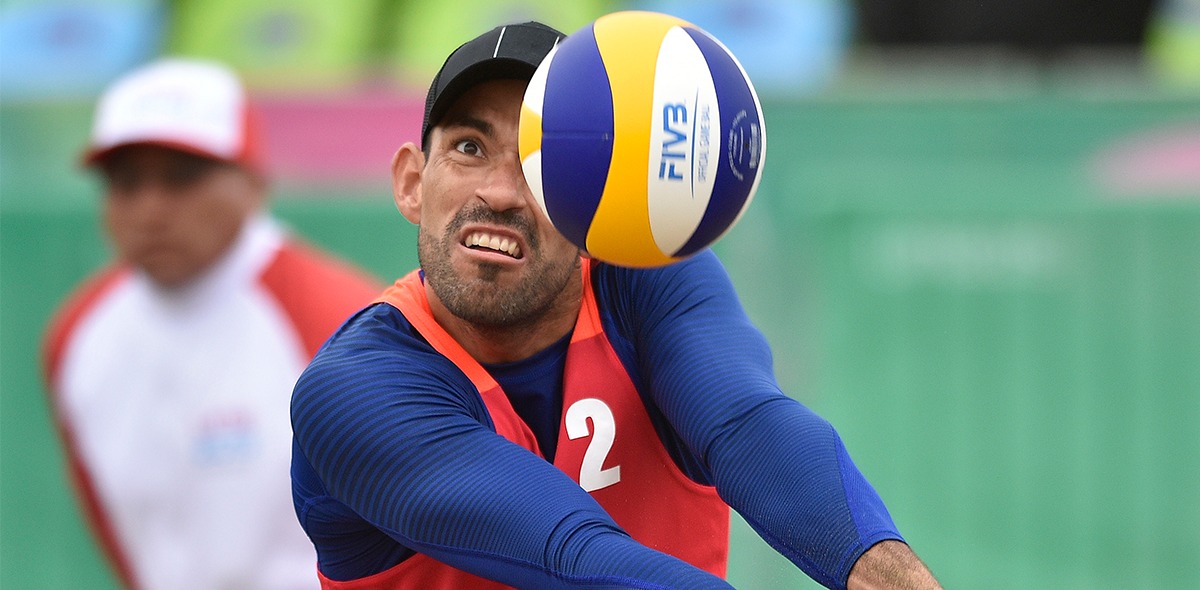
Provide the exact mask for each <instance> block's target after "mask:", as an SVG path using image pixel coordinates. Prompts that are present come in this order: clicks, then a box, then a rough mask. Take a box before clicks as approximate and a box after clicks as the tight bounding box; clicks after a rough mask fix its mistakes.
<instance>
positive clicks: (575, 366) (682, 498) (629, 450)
mask: <svg viewBox="0 0 1200 590" xmlns="http://www.w3.org/2000/svg"><path fill="white" fill-rule="evenodd" d="M589 266H590V265H589V261H588V260H584V261H583V271H582V272H583V283H584V284H583V287H584V288H583V293H584V296H583V302H582V306H581V308H580V311H579V316H578V319H577V320H576V323H575V329H574V332H573V333H572V336H571V342H570V345H569V347H568V349H567V360H566V368H565V374H564V375H563V408H564V410H563V416H562V419H561V421H560V424H559V436H558V448H557V449H556V451H555V453H554V457H555V459H554V465H555V466H556V467H558V468H559V469H560V470H562V471H563V472H564V473H566V474H567V475H568V476H569V477H571V479H573V480H574V481H575V482H576V483H579V485H580V486H581V487H582V488H583V489H584V490H586V491H588V492H589V493H590V494H591V496H592V497H593V498H594V499H595V500H596V501H597V502H598V503H599V504H600V505H601V506H602V507H603V508H604V509H605V511H606V512H608V514H609V515H610V516H612V518H613V520H615V521H616V522H617V524H619V525H620V526H621V527H622V528H623V529H624V530H625V531H626V532H628V533H629V534H630V536H632V537H633V538H634V539H635V540H637V541H638V542H640V543H642V544H643V545H646V546H648V547H651V548H653V549H656V550H658V551H662V552H664V553H667V554H670V555H673V556H675V557H678V558H680V559H682V560H683V561H686V562H688V563H691V564H692V565H694V566H696V567H698V568H701V569H703V570H706V571H708V572H710V573H713V574H715V575H717V576H721V577H724V575H725V570H726V563H727V559H728V554H729V507H728V506H727V505H726V504H725V503H724V502H723V501H722V500H721V499H720V498H719V497H718V496H717V492H716V490H715V488H712V487H710V486H704V485H700V484H697V483H695V482H693V481H692V480H690V479H688V477H687V476H686V475H685V474H684V473H683V472H682V471H680V469H679V468H678V467H677V466H676V465H675V462H674V461H673V460H672V459H671V457H670V455H669V454H668V453H667V450H666V448H664V447H663V445H662V443H661V441H660V440H659V438H658V435H657V433H656V432H655V430H654V426H653V424H652V423H651V421H650V417H649V415H648V414H647V412H646V407H645V405H644V403H643V401H642V397H641V395H640V394H639V393H638V391H637V389H636V388H635V387H634V385H633V382H632V380H631V379H630V377H629V375H628V373H627V372H626V371H625V368H624V366H623V365H622V364H621V361H620V359H618V357H617V355H616V352H615V351H614V350H613V348H612V345H611V344H610V343H609V340H608V338H607V337H606V336H605V334H604V331H603V328H602V326H601V322H600V314H599V310H598V307H597V305H596V297H595V294H594V293H593V292H592V287H591V279H590V276H591V275H590V272H589ZM379 300H380V301H382V302H385V303H388V304H390V305H392V306H394V307H396V308H397V309H399V310H400V311H401V312H402V313H403V314H404V316H405V317H406V318H407V319H408V320H409V322H411V323H412V325H413V326H414V327H415V328H416V329H417V330H418V331H419V332H420V333H421V335H422V336H424V337H425V339H426V340H427V341H429V343H430V345H431V346H433V347H434V349H436V350H437V351H438V352H440V353H441V354H442V355H444V356H445V357H447V358H448V359H450V360H451V361H453V362H454V364H455V365H456V366H457V367H458V368H459V369H460V370H462V371H463V373H464V374H465V375H467V377H469V378H470V379H471V382H472V383H473V384H474V385H475V387H476V389H478V391H479V394H480V396H481V397H482V398H483V401H484V404H485V405H486V407H487V410H488V413H489V415H490V417H491V419H492V422H493V424H494V425H495V427H496V432H497V434H499V435H501V436H503V437H505V438H506V439H508V440H510V441H512V442H514V443H516V444H518V445H521V446H522V447H524V448H526V449H528V450H529V451H530V452H532V453H536V454H538V455H539V456H542V453H541V451H540V449H538V444H537V439H536V438H535V437H534V435H533V432H532V431H531V430H530V429H529V427H528V426H527V425H526V424H525V422H524V421H523V420H522V419H521V417H520V416H519V415H518V414H517V413H516V411H515V410H513V408H512V405H511V404H510V403H509V401H508V397H507V396H506V395H505V393H504V392H503V391H502V390H501V388H500V386H499V384H498V383H497V382H496V380H495V379H493V378H492V377H491V375H489V374H488V372H487V371H486V370H485V369H484V368H483V366H482V365H480V364H479V363H478V362H477V361H476V360H475V359H473V358H472V357H471V356H470V355H469V354H468V353H467V352H466V350H464V349H463V348H462V346H460V345H459V344H458V342H456V341H455V340H454V339H453V338H452V337H451V336H450V335H449V334H448V333H447V332H446V331H445V330H444V329H443V328H442V327H441V326H440V325H438V323H437V321H436V320H435V319H434V317H433V313H432V311H430V308H429V301H428V299H427V298H426V295H425V286H424V284H423V283H422V281H421V278H420V275H419V274H418V273H417V272H416V271H414V272H412V273H410V274H409V275H408V276H406V277H404V278H402V279H400V280H399V281H397V282H396V284H395V285H394V286H392V287H391V288H389V289H388V290H387V291H385V292H384V294H383V295H382V296H381V297H380V299H379ZM321 584H322V588H325V589H326V590H371V589H383V588H387V589H392V590H395V589H412V590H438V589H444V590H451V589H458V588H473V589H488V590H492V589H501V588H507V586H504V585H502V584H500V583H497V582H491V581H488V580H484V579H482V578H479V577H477V576H474V575H471V574H468V573H466V572H463V571H461V570H457V569H454V568H452V567H450V566H448V565H445V564H442V563H440V562H438V561H436V560H434V559H432V558H430V557H427V556H425V555H422V554H417V555H414V556H412V557H410V558H409V559H407V560H405V561H404V562H402V563H400V564H399V565H396V566H395V567H392V568H391V569H388V570H385V571H383V572H380V573H378V574H375V575H373V576H368V577H366V578H360V579H357V580H350V581H345V582H338V581H333V580H330V579H328V578H326V577H325V576H321Z"/></svg>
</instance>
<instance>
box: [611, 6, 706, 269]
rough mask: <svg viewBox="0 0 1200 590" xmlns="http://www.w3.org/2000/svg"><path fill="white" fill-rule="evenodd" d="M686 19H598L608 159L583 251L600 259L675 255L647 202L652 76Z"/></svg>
mask: <svg viewBox="0 0 1200 590" xmlns="http://www.w3.org/2000/svg"><path fill="white" fill-rule="evenodd" d="M677 26H689V24H688V23H687V21H684V20H681V19H678V18H675V17H673V16H669V15H665V14H659V13H653V12H636V11H628V12H618V13H614V14H610V15H607V16H603V17H601V18H599V19H597V20H596V23H595V29H594V30H595V35H596V45H597V46H598V47H599V48H600V55H601V57H602V58H603V59H604V65H605V67H606V68H607V71H608V77H609V84H610V85H611V87H612V98H613V124H614V126H615V127H616V128H615V129H614V132H613V150H612V162H611V164H610V165H609V172H608V183H607V184H606V185H605V188H604V196H603V197H602V198H601V199H600V206H599V207H598V208H597V209H596V217H595V219H593V220H592V227H591V230H590V231H589V232H588V239H587V250H588V252H589V253H591V254H592V255H593V256H595V257H597V258H600V259H602V260H603V259H611V260H621V261H624V262H625V263H626V264H629V265H633V266H659V265H663V264H667V263H670V262H672V261H673V260H674V258H672V257H670V256H668V255H666V254H663V253H662V252H661V251H660V250H659V249H658V246H657V245H656V244H655V243H654V236H653V234H652V233H651V230H650V214H649V210H648V207H647V204H646V201H647V196H646V165H647V163H648V162H649V161H650V135H651V119H652V116H653V100H654V77H655V73H656V72H655V69H656V68H655V66H656V63H657V59H658V51H659V47H660V45H661V44H662V40H663V37H665V36H666V34H667V31H669V30H670V29H671V28H672V27H677Z"/></svg>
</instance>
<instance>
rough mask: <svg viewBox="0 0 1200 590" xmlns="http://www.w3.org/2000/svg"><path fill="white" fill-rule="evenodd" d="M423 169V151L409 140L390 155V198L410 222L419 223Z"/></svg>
mask: <svg viewBox="0 0 1200 590" xmlns="http://www.w3.org/2000/svg"><path fill="white" fill-rule="evenodd" d="M424 170H425V153H424V152H422V151H421V150H420V149H418V148H417V146H416V145H415V144H413V143H412V142H411V141H410V142H408V143H406V144H404V145H402V146H400V149H398V150H396V155H394V156H392V198H393V199H395V201H396V209H398V210H399V211H400V214H401V215H403V216H404V218H405V219H407V220H408V221H409V222H410V223H413V224H420V223H421V173H422V171H424Z"/></svg>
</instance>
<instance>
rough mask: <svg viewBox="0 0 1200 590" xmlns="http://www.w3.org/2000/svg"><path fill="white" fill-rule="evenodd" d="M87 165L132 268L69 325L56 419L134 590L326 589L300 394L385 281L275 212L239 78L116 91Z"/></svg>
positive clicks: (101, 530)
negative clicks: (303, 449)
mask: <svg viewBox="0 0 1200 590" xmlns="http://www.w3.org/2000/svg"><path fill="white" fill-rule="evenodd" d="M84 161H85V163H86V164H87V165H88V166H89V167H91V168H93V169H95V170H97V171H98V172H99V174H100V176H101V178H102V180H103V182H104V187H105V196H104V200H103V203H102V209H103V217H104V227H105V229H106V230H107V234H108V237H109V238H110V240H111V242H112V245H113V246H114V249H115V253H116V258H117V259H116V260H115V261H114V262H113V264H111V265H110V266H109V267H108V268H105V269H103V270H101V271H99V272H98V273H97V274H96V275H95V276H93V277H91V278H90V279H88V280H87V281H86V282H85V283H84V284H83V285H82V286H81V287H80V288H79V289H78V290H77V291H76V292H75V293H74V294H73V295H72V296H71V297H70V298H69V299H68V301H67V302H66V303H65V304H64V305H63V307H62V309H61V310H60V311H59V313H58V314H57V316H56V317H55V318H54V320H53V322H52V325H51V327H50V330H49V333H48V335H47V337H46V342H45V345H46V347H45V351H44V353H45V355H44V356H45V358H44V361H45V370H46V380H47V384H48V386H49V389H50V390H51V391H52V399H51V402H52V407H53V410H54V414H55V418H56V421H57V423H58V426H59V429H60V433H61V434H62V436H63V439H64V442H65V446H66V451H67V459H68V462H69V465H70V469H71V475H72V476H73V480H74V483H75V484H76V488H77V491H78V492H79V495H80V501H81V504H82V506H83V508H84V511H85V512H86V515H87V517H88V518H89V521H90V524H91V525H92V528H93V530H94V532H95V533H96V535H97V537H98V539H99V541H100V542H101V544H102V547H103V549H104V551H105V553H106V556H107V557H108V558H109V559H110V561H111V564H112V566H113V568H114V571H115V572H116V575H117V577H118V578H119V579H120V581H121V582H122V583H123V584H124V585H125V586H126V587H129V588H144V589H150V590H153V589H162V590H177V589H179V588H189V589H207V588H212V589H216V588H255V589H257V590H264V589H278V590H285V589H286V590H291V589H297V588H314V587H316V582H315V581H314V580H313V579H312V567H313V563H314V562H315V555H314V554H313V549H312V544H311V543H310V542H309V541H308V540H307V539H306V538H305V536H304V533H303V531H302V530H301V529H300V527H299V526H297V523H296V517H295V513H294V511H292V510H291V507H290V502H289V495H288V493H289V486H290V483H289V482H290V478H289V473H288V470H289V465H290V460H291V459H290V457H291V435H290V430H291V426H290V424H289V422H288V414H287V412H288V410H287V408H288V399H289V397H290V395H291V391H292V388H293V386H294V384H295V381H296V378H297V377H298V376H299V375H300V372H301V371H302V370H303V369H304V366H305V365H306V364H307V363H308V361H309V360H310V359H311V358H312V355H313V354H315V353H316V350H317V348H318V347H319V346H320V345H321V344H322V343H323V342H324V340H325V339H326V338H327V337H328V336H329V335H330V334H332V333H333V331H334V330H335V329H336V328H337V327H338V325H340V324H341V323H342V321H344V320H345V318H347V317H349V316H350V315H351V314H352V313H354V312H355V311H356V310H358V309H360V308H361V307H362V306H363V305H365V304H367V303H368V302H370V300H371V299H372V298H373V297H374V296H375V294H376V293H378V289H379V287H378V286H377V285H378V283H376V282H375V281H373V280H371V279H369V278H367V276H366V275H365V274H363V273H361V272H360V271H358V270H356V269H353V268H352V267H350V266H349V265H347V264H346V263H344V262H340V261H338V260H335V259H333V258H332V257H330V256H328V255H326V254H322V253H320V252H318V251H317V250H315V249H314V248H312V247H309V246H307V245H304V244H302V243H300V242H298V241H297V240H296V239H294V238H293V237H291V236H290V235H289V234H288V232H287V231H285V229H284V228H283V227H281V225H280V224H279V223H278V222H276V221H275V220H273V219H272V218H271V217H270V216H269V215H268V214H267V213H266V208H265V202H266V195H267V186H266V181H265V180H264V176H263V163H264V162H263V156H262V150H261V136H260V134H259V131H258V128H257V127H256V126H255V118H254V115H253V112H252V111H251V109H250V105H249V104H248V99H247V96H246V94H245V92H244V90H243V88H242V86H241V84H240V82H239V81H238V79H237V78H236V76H235V75H234V74H233V73H232V72H231V71H229V70H228V69H226V68H224V67H222V66H219V65H216V64H211V63H207V62H200V61H187V60H179V59H166V60H161V61H158V62H155V63H152V64H150V65H147V66H145V67H143V68H141V69H138V70H136V71H134V72H132V73H130V74H128V75H126V76H124V77H123V78H121V79H119V80H118V81H116V82H115V83H114V84H113V85H112V86H111V87H110V88H109V89H108V90H107V91H106V92H105V93H104V95H103V96H102V98H101V99H100V102H99V105H98V107H97V109H96V115H95V121H94V127H93V130H92V134H91V140H90V145H89V146H88V149H87V151H86V152H85V154H84Z"/></svg>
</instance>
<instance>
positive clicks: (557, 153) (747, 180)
mask: <svg viewBox="0 0 1200 590" xmlns="http://www.w3.org/2000/svg"><path fill="white" fill-rule="evenodd" d="M519 150H520V156H521V164H522V168H523V170H524V173H525V178H526V180H527V182H528V183H529V187H530V189H531V191H532V192H533V195H534V198H535V199H536V200H537V202H538V205H539V206H541V208H542V210H543V211H544V212H545V213H546V216H547V217H548V218H549V219H550V222H551V223H552V224H553V225H554V226H555V228H556V229H558V231H559V232H560V233H562V234H563V235H564V236H565V237H566V238H567V239H568V240H570V241H571V242H572V243H574V244H575V245H576V246H578V247H579V248H580V249H582V250H583V251H585V252H586V253H587V254H588V255H589V256H591V257H592V258H595V259H598V260H602V261H604V262H609V263H612V264H617V265H621V266H630V267H654V266H663V265H666V264H670V263H673V262H676V261H678V260H682V259H684V258H687V257H688V256H691V255H692V254H695V253H696V252H699V251H701V250H703V249H704V248H707V247H708V246H710V245H711V244H713V243H714V242H716V241H717V240H718V239H720V238H721V237H722V236H723V235H725V234H726V233H727V232H728V231H729V230H730V229H731V228H732V227H733V226H734V225H735V224H736V223H737V221H738V220H739V219H740V218H741V216H742V214H743V213H744V212H745V211H746V208H747V206H748V205H749V204H750V202H751V200H752V199H753V197H754V193H755V191H756V190H757V189H758V183H759V180H760V179H761V178H762V169H763V162H764V158H765V156H766V128H765V126H764V124H763V117H762V107H761V106H760V104H759V100H758V95H757V93H756V92H755V90H754V87H753V85H752V84H751V82H750V78H749V77H748V76H747V75H746V72H745V70H744V69H743V68H742V66H741V64H739V63H738V61H737V59H736V58H735V57H734V56H733V54H732V53H730V52H729V50H728V49H726V48H725V46H724V45H722V44H721V42H720V41H718V40H717V39H716V38H714V37H713V36H711V35H709V34H708V33H706V32H704V31H703V30H701V29H700V28H698V27H696V26H694V25H692V24H691V23H688V22H687V21H684V20H682V19H679V18H676V17H673V16H669V15H666V14H660V13H655V12H644V11H625V12H615V13H612V14H609V15H605V16H603V17H600V18H599V19H597V20H595V21H594V22H592V23H591V24H589V25H587V26H585V27H584V28H582V29H580V30H579V31H576V32H575V33H572V34H571V35H568V36H567V37H566V38H564V39H563V40H562V41H561V42H559V44H558V45H557V46H556V47H555V48H554V49H553V50H552V51H551V52H550V54H549V55H547V56H546V58H545V60H543V61H542V63H541V65H540V66H539V67H538V68H537V70H536V71H535V73H534V75H533V78H532V80H531V81H530V83H529V86H528V88H527V89H526V92H525V96H524V100H523V103H522V107H521V117H520V131H519Z"/></svg>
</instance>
